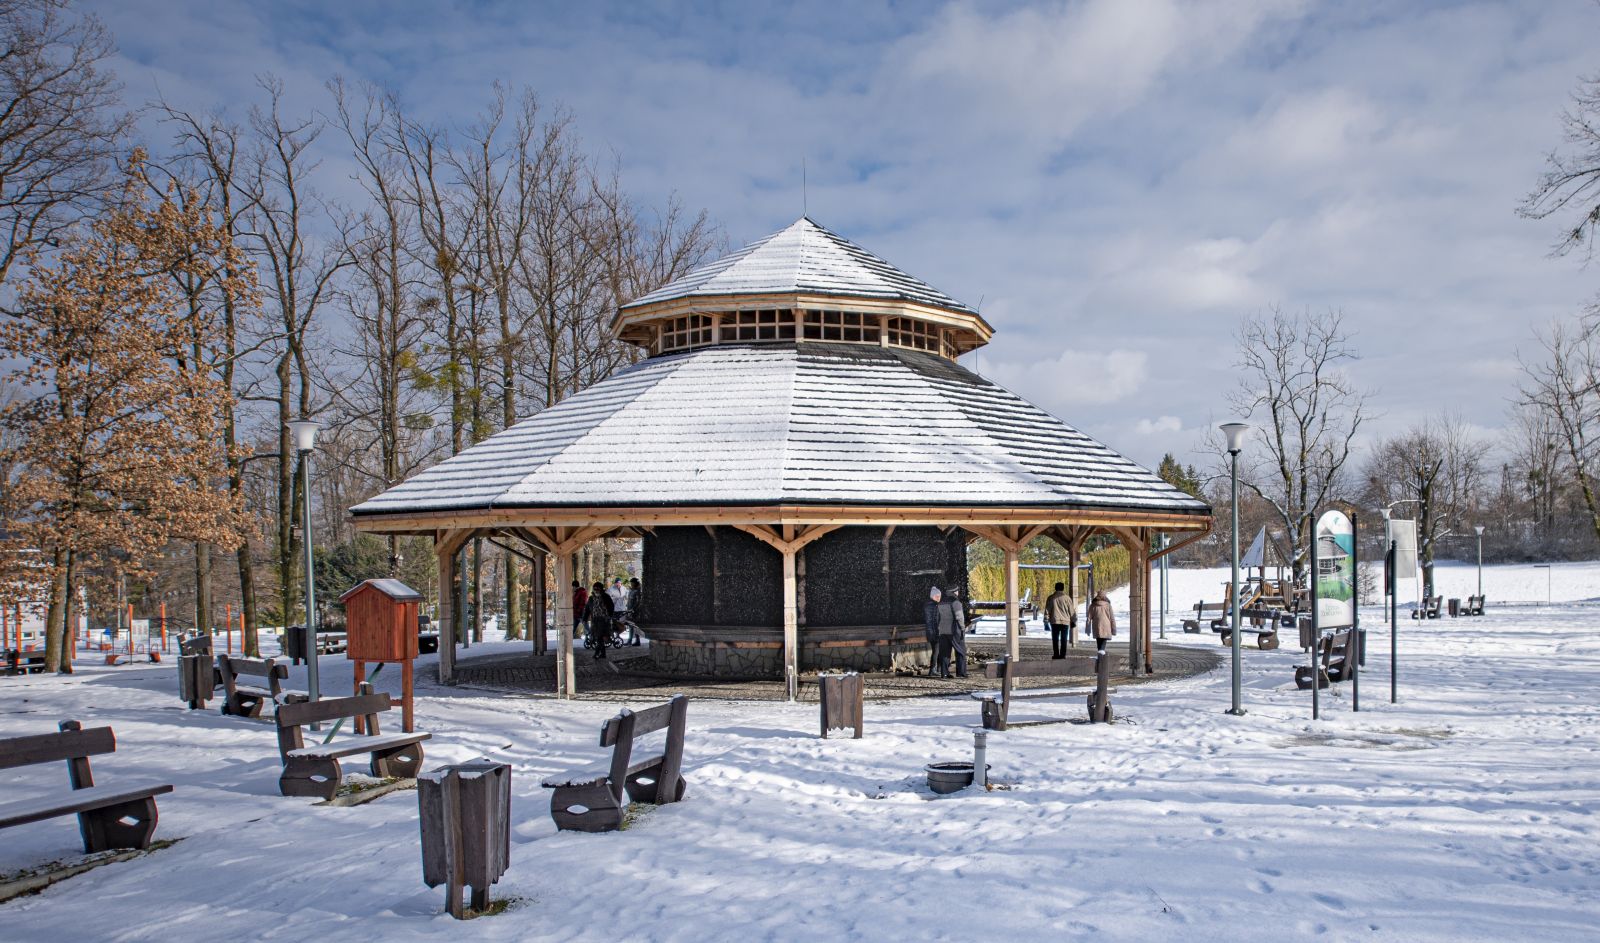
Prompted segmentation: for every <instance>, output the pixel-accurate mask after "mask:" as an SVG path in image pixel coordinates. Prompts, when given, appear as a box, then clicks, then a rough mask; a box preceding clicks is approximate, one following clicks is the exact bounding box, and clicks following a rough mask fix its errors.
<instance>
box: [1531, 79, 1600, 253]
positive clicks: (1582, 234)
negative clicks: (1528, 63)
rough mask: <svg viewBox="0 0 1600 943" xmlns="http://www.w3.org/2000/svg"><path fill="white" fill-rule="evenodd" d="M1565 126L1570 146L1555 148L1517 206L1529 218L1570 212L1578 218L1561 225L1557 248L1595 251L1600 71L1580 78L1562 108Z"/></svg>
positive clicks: (1599, 222)
mask: <svg viewBox="0 0 1600 943" xmlns="http://www.w3.org/2000/svg"><path fill="white" fill-rule="evenodd" d="M1561 129H1562V138H1563V139H1564V143H1565V145H1566V146H1565V149H1560V148H1558V149H1556V150H1552V151H1551V152H1550V155H1549V157H1548V159H1547V161H1546V169H1545V172H1544V173H1542V174H1540V175H1539V183H1538V185H1537V186H1535V187H1534V189H1533V192H1531V193H1529V194H1528V195H1527V196H1526V197H1525V198H1523V201H1522V205H1521V206H1519V207H1518V209H1517V212H1518V213H1519V214H1520V215H1522V216H1524V217H1527V218H1529V219H1547V218H1549V217H1552V216H1561V215H1568V214H1570V215H1571V217H1572V219H1573V221H1572V222H1570V223H1567V224H1565V226H1564V228H1563V229H1562V232H1561V237H1560V239H1558V240H1557V241H1556V244H1555V247H1554V252H1555V254H1557V255H1565V254H1567V253H1568V252H1571V251H1572V250H1573V249H1579V248H1581V249H1583V251H1584V253H1585V254H1586V255H1589V256H1592V255H1593V254H1594V236H1595V228H1596V226H1600V75H1597V76H1586V77H1583V78H1581V79H1580V80H1579V82H1578V88H1577V90H1576V91H1574V92H1573V93H1572V101H1571V103H1570V104H1569V105H1568V106H1567V108H1566V110H1565V111H1563V112H1562V113H1561Z"/></svg>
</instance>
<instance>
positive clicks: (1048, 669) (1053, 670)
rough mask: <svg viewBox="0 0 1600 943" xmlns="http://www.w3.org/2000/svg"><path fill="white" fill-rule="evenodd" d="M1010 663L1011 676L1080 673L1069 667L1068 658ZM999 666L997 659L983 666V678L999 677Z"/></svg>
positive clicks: (1027, 676) (1030, 676)
mask: <svg viewBox="0 0 1600 943" xmlns="http://www.w3.org/2000/svg"><path fill="white" fill-rule="evenodd" d="M1010 664H1011V677H1013V678H1038V677H1047V676H1050V675H1060V676H1066V675H1069V674H1079V673H1081V672H1079V671H1074V670H1072V669H1071V668H1070V667H1069V659H1054V658H1052V659H1049V660H1045V659H1036V660H1033V661H1014V662H1011V663H1010ZM1000 666H1001V663H1000V662H998V661H991V662H989V663H988V664H986V665H984V666H983V676H984V677H985V678H998V677H1000Z"/></svg>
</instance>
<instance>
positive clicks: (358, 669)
mask: <svg viewBox="0 0 1600 943" xmlns="http://www.w3.org/2000/svg"><path fill="white" fill-rule="evenodd" d="M350 669H351V674H352V675H353V676H354V677H355V688H354V689H353V690H352V691H351V692H350V694H351V696H352V697H354V696H355V695H358V694H360V693H361V686H362V685H363V684H366V683H367V663H366V662H364V661H360V660H359V659H358V660H357V661H355V662H354V663H353V664H351V666H350ZM355 721H356V724H355V727H356V733H358V734H361V735H362V736H365V735H366V733H367V718H366V717H365V716H364V715H362V714H357V715H356V717H355Z"/></svg>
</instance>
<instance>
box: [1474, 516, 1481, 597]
mask: <svg viewBox="0 0 1600 943" xmlns="http://www.w3.org/2000/svg"><path fill="white" fill-rule="evenodd" d="M1473 530H1475V531H1477V532H1478V595H1479V596H1482V595H1483V525H1482V524H1479V525H1478V526H1477V527H1474V528H1473Z"/></svg>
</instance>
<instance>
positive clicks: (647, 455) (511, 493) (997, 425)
mask: <svg viewBox="0 0 1600 943" xmlns="http://www.w3.org/2000/svg"><path fill="white" fill-rule="evenodd" d="M769 504H772V505H776V504H872V505H895V506H924V507H1061V508H1107V509H1125V510H1145V511H1153V512H1164V513H1174V512H1175V513H1193V514H1205V513H1208V512H1209V509H1208V508H1207V507H1206V505H1205V504H1203V503H1202V502H1200V501H1197V500H1195V499H1194V498H1192V497H1190V496H1189V495H1187V494H1184V493H1183V492H1181V491H1179V490H1177V489H1176V488H1173V487H1172V486H1171V485H1169V484H1167V483H1166V482H1164V481H1162V480H1161V479H1160V478H1158V477H1157V476H1156V475H1154V474H1152V473H1151V472H1149V471H1146V470H1145V469H1144V468H1141V467H1140V466H1138V465H1137V464H1135V463H1134V462H1132V461H1130V460H1129V459H1127V458H1124V457H1123V456H1121V455H1118V454H1117V453H1116V452H1113V451H1112V450H1111V449H1109V448H1107V447H1105V446H1104V445H1101V444H1100V443H1099V442H1096V441H1095V440H1093V439H1091V438H1089V437H1088V436H1087V435H1084V434H1083V433H1081V432H1079V431H1077V430H1076V429H1073V428H1072V427H1070V426H1068V425H1066V424H1065V423H1063V422H1061V421H1060V420H1059V419H1056V418H1055V417H1053V416H1051V415H1049V414H1048V413H1046V412H1044V411H1043V410H1041V409H1039V408H1038V407H1036V406H1033V405H1031V404H1030V403H1028V402H1027V401H1025V400H1023V399H1022V398H1021V397H1019V396H1017V395H1015V394H1013V393H1011V392H1009V391H1008V390H1005V389H1003V388H1001V387H998V386H996V385H994V384H993V383H990V382H989V381H988V380H985V379H984V378H982V377H980V376H978V375H977V374H974V373H972V372H970V371H968V370H966V369H965V368H963V367H961V366H960V365H958V364H955V363H953V362H951V361H949V360H945V359H943V358H941V357H938V356H935V355H933V354H927V353H919V352H915V351H909V350H899V349H894V348H883V347H871V346H865V345H858V344H829V343H816V342H807V343H802V344H761V345H730V346H721V347H710V348H703V349H700V350H693V351H688V352H686V353H682V354H675V355H669V356H663V357H655V358H652V359H650V360H646V361H643V362H641V363H639V364H636V365H634V366H633V367H630V368H628V369H626V370H624V371H622V372H620V373H618V374H616V375H615V376H613V377H611V378H610V379H607V380H605V381H603V382H601V383H598V384H596V385H595V386H592V387H590V388H589V389H587V390H584V391H583V392H581V393H578V394H577V395H575V396H572V397H570V398H568V399H566V400H563V401H562V402H560V403H558V404H557V405H555V406H553V407H551V408H549V409H547V410H545V411H543V412H541V413H539V414H538V415H536V416H534V417H532V418H530V419H528V420H526V421H524V422H521V423H518V424H517V425H515V426H513V427H511V428H510V429H507V430H506V431H504V432H501V433H500V434H498V435H496V436H493V437H492V438H489V439H487V440H485V441H483V442H481V443H479V444H478V445H475V446H473V447H472V448H470V449H467V450H465V451H463V452H461V453H460V454H459V455H456V456H454V457H453V458H450V459H447V460H446V461H443V462H440V463H439V464H438V465H435V466H433V467H432V468H429V469H427V470H426V471H423V472H421V473H419V474H417V475H414V476H413V477H411V478H410V479H408V480H406V481H405V482H403V483H401V484H399V485H396V486H395V487H393V488H390V489H389V490H388V491H385V492H384V493H382V494H380V495H378V496H377V497H375V498H373V499H371V500H370V501H367V502H365V503H364V504H361V505H359V506H357V507H355V508H353V509H352V513H354V514H356V515H361V516H364V515H373V514H408V513H417V512H424V511H443V510H491V509H504V508H516V507H605V506H612V507H616V506H631V507H654V506H685V505H702V506H729V505H769Z"/></svg>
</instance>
